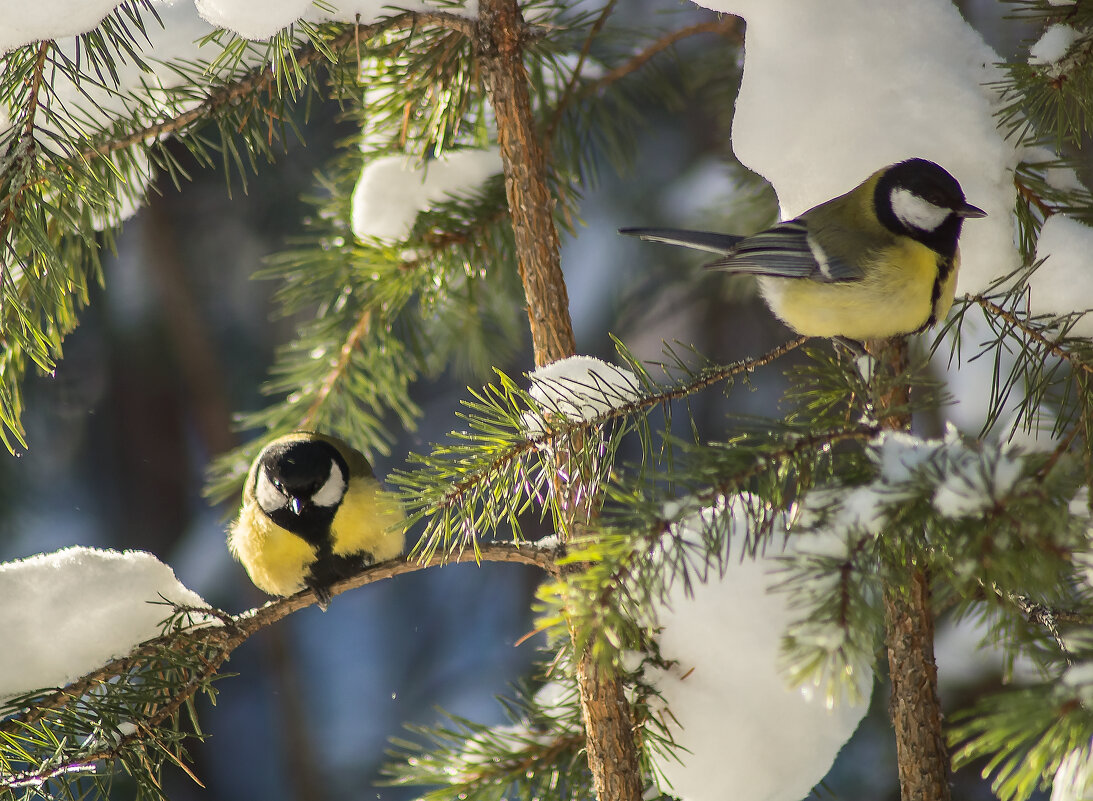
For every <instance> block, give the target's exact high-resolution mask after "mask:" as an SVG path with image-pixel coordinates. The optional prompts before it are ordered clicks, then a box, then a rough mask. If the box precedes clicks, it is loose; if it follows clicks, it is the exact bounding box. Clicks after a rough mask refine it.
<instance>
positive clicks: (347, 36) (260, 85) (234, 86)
mask: <svg viewBox="0 0 1093 801" xmlns="http://www.w3.org/2000/svg"><path fill="white" fill-rule="evenodd" d="M430 25H431V26H437V27H441V28H448V29H450V30H453V31H458V32H460V33H463V34H464V35H467V36H469V35H470V34H471V32H472V30H473V21H472V20H469V19H467V18H465V17H461V16H459V15H457V14H451V13H448V12H443V11H433V12H422V11H406V12H403V13H401V14H398V15H397V16H394V17H391V18H390V19H385V20H380V21H378V22H374V23H371V24H369V25H353V26H348V27H346V29H345V30H344V31H343V32H342V33H341V34H339V35H338V36H336V37H334V38H333V39H331V40H330V41H328V42H325V43H324V45H323V46H322V47H319V46H318V45H316V44H315V43H313V42H309V43H308V44H305V45H303V46H301V47H299V48H297V49H296V50H295V51H293V53H292V60H293V61H294V63H295V65H296V66H297V68H298V69H303V68H305V67H309V66H311V65H312V64H314V63H316V62H318V61H321V60H328V59H330V56H331V54H332V53H341V52H344V51H347V50H349V48H350V47H351V46H352V47H353V48H354V50H355V51H357V52H358V53H359V47H360V41H361V39H362V38H363V39H370V38H372V37H374V36H376V35H378V34H380V33H383V32H384V31H387V30H392V29H394V30H402V29H408V28H418V27H423V26H430ZM284 77H285V76H284V74H283V73H281V72H280V71H278V70H272V69H270V68H269V66H268V65H262V66H259V67H255V68H253V69H251V70H249V71H248V72H247V73H245V74H244V75H243V76H241V77H240V78H238V79H236V80H233V81H231V82H230V83H228V84H226V85H225V86H223V87H221V88H219V89H217V90H215V91H213V92H211V93H210V94H209V96H208V97H207V98H206V99H205V100H204V101H203V102H202V103H201V104H200V105H198V106H195V107H194V108H192V109H190V110H188V111H186V112H184V113H182V114H178V115H176V116H174V117H172V118H170V119H167V120H164V121H163V122H158V123H155V124H153V125H148V126H145V127H144V128H141V129H139V130H136V131H133V132H131V133H129V134H127V135H126V136H123V137H119V138H117V139H111V140H107V141H105V142H101V143H99V144H97V145H95V146H92V147H87V148H85V149H84V150H82V151H81V152H80V153H79V158H80V159H82V160H89V159H92V158H95V157H97V156H105V155H108V154H110V153H113V152H116V151H118V150H124V149H126V148H128V147H130V146H132V145H135V144H141V143H146V142H150V141H155V140H158V139H162V138H163V137H165V136H168V135H172V134H178V133H181V132H182V131H184V130H186V129H187V128H189V127H190V126H193V125H195V124H200V123H201V122H203V121H204V120H206V119H208V118H210V117H211V116H212V115H214V114H215V113H216V112H217V111H219V110H220V109H222V108H224V107H226V106H228V105H232V104H237V103H239V102H241V101H242V100H244V99H245V98H249V97H254V96H257V95H259V94H260V93H262V92H268V91H271V90H272V89H273V87H274V86H275V85H279V83H280V81H282V80H283V79H284Z"/></svg>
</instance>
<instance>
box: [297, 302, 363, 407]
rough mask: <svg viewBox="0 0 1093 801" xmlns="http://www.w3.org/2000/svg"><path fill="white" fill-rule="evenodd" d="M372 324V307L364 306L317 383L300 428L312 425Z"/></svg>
mask: <svg viewBox="0 0 1093 801" xmlns="http://www.w3.org/2000/svg"><path fill="white" fill-rule="evenodd" d="M371 324H372V307H371V306H366V307H365V309H364V312H362V313H361V316H360V318H359V319H358V320H357V324H356V325H354V326H353V327H352V328H351V329H350V330H349V335H348V336H347V337H346V338H345V342H343V343H342V347H341V350H340V351H339V353H338V360H337V361H336V362H335V363H334V365H333V366H332V367H331V368H330V372H329V373H327V375H326V377H325V378H324V379H323V382H322V384H320V385H319V391H318V392H316V393H315V399H314V400H313V401H312V402H311V406H309V407H308V409H307V412H306V413H305V414H304V416H303V418H301V420H300V426H299V427H300V428H308V429H309V428H312V427H313V426H314V420H315V416H316V415H317V414H318V413H319V409H320V408H322V405H323V402H324V401H326V399H327V397H328V396H329V395H330V393H331V392H332V391H333V389H334V385H335V384H337V383H338V380H339V379H341V378H342V376H344V375H345V371H346V370H347V369H348V368H349V362H350V360H351V359H352V358H353V351H354V350H356V348H357V347H358V346H359V345H360V342H361V339H363V338H364V336H365V335H367V333H368V329H369V327H370V326H371Z"/></svg>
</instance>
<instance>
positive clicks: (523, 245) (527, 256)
mask: <svg viewBox="0 0 1093 801" xmlns="http://www.w3.org/2000/svg"><path fill="white" fill-rule="evenodd" d="M523 37H524V21H523V18H522V17H521V15H520V9H519V6H518V4H517V2H516V0H482V2H481V5H480V7H479V16H478V42H477V45H478V49H479V53H480V54H481V55H482V57H483V64H484V66H485V69H486V80H487V85H488V87H489V93H490V100H491V103H492V105H493V110H494V114H495V116H496V118H497V137H498V140H499V144H500V147H501V159H502V161H503V163H504V168H505V191H506V193H507V195H508V205H509V210H510V213H511V214H512V227H513V232H514V234H515V239H516V257H517V263H518V267H519V270H520V278H521V280H522V281H523V284H524V294H525V296H526V298H527V304H528V309H527V311H528V322H529V324H530V326H531V339H532V344H533V346H534V348H535V363H536V364H537V365H539V366H542V365H545V364H549V363H550V362H553V361H557V360H558V359H563V358H565V357H567V356H572V355H573V354H574V353H575V352H576V344H575V341H574V338H573V325H572V322H571V320H570V317H569V295H568V293H567V292H566V286H565V281H564V280H563V278H562V269H561V259H560V256H559V248H558V231H557V228H556V227H555V225H554V203H553V198H552V197H551V194H550V189H549V185H548V183H547V174H546V161H545V158H544V154H543V150H542V146H541V144H540V142H539V138H538V134H537V131H536V127H535V121H534V118H533V117H532V114H531V103H530V100H529V97H528V86H527V73H526V72H525V70H524V64H523V59H522V52H523ZM557 458H558V460H559V461H560V462H561V463H562V464H564V463H565V462H566V461H568V460H567V458H566V455H565V454H564V453H559V454H558V457H557ZM564 474H565V473H564V471H561V470H559V475H564ZM580 483H581V479H580V477H579V476H577V477H574V478H573V479H572V480H571V482H570V483H569V484H568V485H567V484H565V483H564V482H563V481H562V480H559V481H558V482H556V483H555V486H554V490H555V492H558V493H559V500H560V506H561V507H562V508H564V509H567V510H569V518H570V522H572V521H573V520H576V519H580V518H581V516H582V515H581V514H580V510H578V509H575V508H574V504H573V503H572V502H567V499H566V497H565V496H566V494H569V495H572V492H571V491H570V487H572V486H579V484H580ZM586 503H587V502H586ZM585 517H587V515H585ZM563 528H564V526H563ZM558 533H559V536H560V537H561V538H562V539H563V540H564V539H565V537H566V536H567V535H568V534H569V532H568V531H565V530H563V531H559V532H558ZM576 669H577V685H578V687H579V689H580V694H581V710H582V712H583V715H584V725H585V736H586V744H587V745H586V751H587V754H588V767H589V769H590V770H591V772H592V779H593V785H594V787H595V791H596V795H597V797H598V798H599V799H600V801H640V799H641V788H642V782H641V770H640V767H639V763H638V749H637V744H636V742H635V738H634V723H633V715H632V713H631V709H630V704H629V702H628V701H627V699H626V694H625V691H624V687H623V685H622V683H621V682H620V681H619V680H618V678H617V676H615V675H613V673H612V672H611V671H610V670H609V669H607V668H605V667H603V666H601V665H597V664H596V663H595V660H594V659H593V657H592V656H591V654H589V653H586V654H584V655H579V656H578V661H577V667H576Z"/></svg>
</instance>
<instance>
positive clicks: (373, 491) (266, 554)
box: [228, 431, 405, 610]
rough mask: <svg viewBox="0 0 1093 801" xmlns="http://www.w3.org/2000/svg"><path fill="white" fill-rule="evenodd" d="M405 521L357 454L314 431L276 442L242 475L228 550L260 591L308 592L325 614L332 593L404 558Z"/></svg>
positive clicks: (273, 592) (269, 445)
mask: <svg viewBox="0 0 1093 801" xmlns="http://www.w3.org/2000/svg"><path fill="white" fill-rule="evenodd" d="M404 533H405V532H404V527H403V514H402V509H401V508H400V507H399V504H398V502H397V501H396V500H395V499H394V497H393V496H392V495H390V494H389V493H387V492H385V491H384V490H383V489H382V488H381V487H380V485H379V482H378V481H376V479H375V478H374V477H373V475H372V468H371V467H370V466H369V464H368V461H367V460H366V459H365V458H364V455H363V454H361V453H360V451H357V450H354V449H353V448H351V447H350V446H349V445H347V444H346V443H344V442H342V441H341V440H340V439H336V438H334V437H328V436H325V435H323V434H318V433H316V432H314V431H296V432H293V433H291V434H286V435H285V436H283V437H278V438H277V439H275V440H274V441H273V442H271V443H270V444H268V445H267V446H266V447H265V448H263V449H262V451H261V453H259V454H258V457H257V458H256V459H255V460H254V464H252V465H251V468H250V472H249V473H248V474H247V483H246V485H245V486H244V487H243V506H242V509H240V511H239V517H238V518H237V519H236V521H235V523H234V524H233V525H232V528H231V533H230V534H229V536H228V548H229V549H230V550H231V552H232V555H233V556H235V558H236V559H238V560H239V561H240V562H242V563H243V567H245V568H246V569H247V574H248V575H249V576H250V578H251V581H253V582H254V584H255V586H257V587H258V588H259V589H260V590H263V591H265V592H268V593H269V594H271V595H292V594H293V593H295V592H298V591H299V590H302V589H304V588H305V587H309V588H311V589H313V590H315V592H316V594H317V595H318V598H319V605H320V606H321V607H322V608H323V609H324V610H325V609H326V606H327V604H329V602H330V597H331V596H330V591H329V587H330V585H331V584H332V583H333V582H335V581H337V580H338V579H341V578H345V577H346V576H349V575H352V574H353V573H355V572H356V571H358V570H360V569H361V568H362V567H366V566H368V565H370V564H374V563H376V562H382V561H383V560H385V559H392V558H394V557H396V556H398V555H399V554H400V553H402V546H403V537H404Z"/></svg>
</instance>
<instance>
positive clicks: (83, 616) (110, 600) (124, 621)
mask: <svg viewBox="0 0 1093 801" xmlns="http://www.w3.org/2000/svg"><path fill="white" fill-rule="evenodd" d="M160 596H163V597H160ZM163 598H167V599H168V600H170V601H173V602H175V603H178V604H181V605H184V606H195V607H206V606H208V604H206V603H205V602H204V601H203V600H202V599H201V597H200V596H198V595H197V594H196V593H193V592H191V591H190V590H188V589H186V587H184V586H183V585H182V584H181V583H180V582H179V581H178V579H176V578H175V574H174V573H173V572H172V571H171V568H170V567H168V566H167V565H165V564H163V563H162V562H160V561H159V560H158V559H156V558H155V557H154V556H153V555H152V554H150V553H146V552H144V551H112V550H100V549H98V548H86V547H72V548H65V549H63V550H60V551H55V552H53V553H45V554H38V555H36V556H31V557H28V558H26V559H20V560H17V561H14V562H6V563H4V564H0V609H5V610H7V613H6V614H5V615H4V619H3V622H0V641H2V642H4V643H7V644H8V647H5V648H3V649H0V698H6V697H10V696H13V695H18V694H21V693H25V692H30V691H33V690H38V689H42V688H47V687H60V686H63V685H65V684H67V683H69V682H71V681H73V680H75V679H77V678H79V677H80V676H83V675H85V674H87V673H89V672H91V671H93V670H94V669H95V668H97V667H100V666H101V665H103V664H105V663H106V662H108V661H110V660H111V659H113V658H115V657H118V656H122V655H124V654H126V653H128V652H129V651H130V650H132V648H133V647H134V646H135V645H137V644H138V643H141V642H143V641H145V640H148V639H150V638H152V637H155V636H157V635H158V634H159V633H160V630H161V626H160V623H161V622H162V621H163V620H165V619H166V618H167V617H169V616H170V614H171V608H170V607H169V606H167V605H165V604H164V603H162V601H163Z"/></svg>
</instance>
